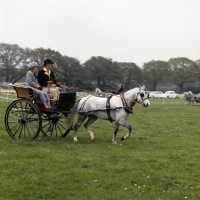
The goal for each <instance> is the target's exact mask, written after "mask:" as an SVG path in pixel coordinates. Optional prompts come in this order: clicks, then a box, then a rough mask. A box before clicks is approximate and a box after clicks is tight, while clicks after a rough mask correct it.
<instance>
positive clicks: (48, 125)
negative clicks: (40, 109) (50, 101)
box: [41, 112, 69, 137]
mask: <svg viewBox="0 0 200 200" xmlns="http://www.w3.org/2000/svg"><path fill="white" fill-rule="evenodd" d="M41 131H42V133H43V134H44V135H45V136H56V137H64V136H66V134H67V132H68V131H69V129H68V128H67V126H66V116H65V115H64V114H63V113H58V112H53V113H43V114H42V128H41Z"/></svg>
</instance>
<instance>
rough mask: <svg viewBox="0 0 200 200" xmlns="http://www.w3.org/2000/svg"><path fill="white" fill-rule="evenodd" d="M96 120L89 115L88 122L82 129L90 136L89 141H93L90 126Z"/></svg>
mask: <svg viewBox="0 0 200 200" xmlns="http://www.w3.org/2000/svg"><path fill="white" fill-rule="evenodd" d="M97 119H98V118H97V117H95V116H93V115H90V116H89V117H88V120H87V122H86V123H85V124H84V127H85V128H86V129H87V131H88V132H89V134H90V141H94V133H93V132H92V130H91V129H90V125H91V124H93V123H94V122H95V121H96V120H97Z"/></svg>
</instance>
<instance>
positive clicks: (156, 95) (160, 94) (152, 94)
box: [149, 91, 163, 98]
mask: <svg viewBox="0 0 200 200" xmlns="http://www.w3.org/2000/svg"><path fill="white" fill-rule="evenodd" d="M149 97H150V98H163V92H161V91H152V92H150V93H149Z"/></svg>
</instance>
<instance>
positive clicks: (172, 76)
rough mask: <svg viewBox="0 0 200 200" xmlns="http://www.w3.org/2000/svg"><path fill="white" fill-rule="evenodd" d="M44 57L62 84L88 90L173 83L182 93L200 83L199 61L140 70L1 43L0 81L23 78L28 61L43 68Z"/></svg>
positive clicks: (162, 63)
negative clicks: (82, 61)
mask: <svg viewBox="0 0 200 200" xmlns="http://www.w3.org/2000/svg"><path fill="white" fill-rule="evenodd" d="M46 58H50V59H52V60H53V61H56V64H55V65H54V69H53V70H54V74H55V75H56V77H57V78H58V79H59V81H60V82H62V84H63V85H67V86H73V87H77V88H81V89H87V90H94V89H95V88H96V87H98V88H100V89H101V90H102V91H110V90H113V89H114V88H115V87H117V86H118V84H121V83H122V84H123V87H124V90H125V91H126V90H129V89H131V88H133V87H137V86H139V85H143V84H144V85H145V86H146V88H147V89H148V90H156V89H158V86H159V85H161V84H162V85H167V84H172V85H174V86H176V87H177V88H178V90H179V91H178V92H183V91H184V90H186V89H188V87H189V86H192V87H194V86H193V85H194V83H200V60H197V61H192V60H190V59H188V58H186V57H179V58H171V59H169V61H167V62H166V61H161V60H158V61H155V60H152V61H150V62H146V63H144V64H143V66H142V68H140V67H139V66H138V65H137V64H136V63H134V62H116V61H113V60H112V59H110V58H105V57H102V56H96V57H95V56H92V57H91V58H90V59H88V60H86V61H85V63H83V64H81V63H80V61H79V60H78V59H77V58H73V57H69V56H66V55H61V54H60V53H59V52H58V51H55V50H52V49H44V48H36V49H30V48H22V47H20V46H19V45H17V44H5V43H0V81H1V82H11V83H15V82H19V81H20V80H22V79H23V78H24V77H25V75H26V72H27V71H28V64H29V63H30V62H31V61H34V62H37V63H38V64H39V66H41V67H40V68H42V67H43V66H42V65H43V61H44V59H46ZM186 86H187V88H186ZM198 86H199V85H198ZM198 88H199V87H197V90H198Z"/></svg>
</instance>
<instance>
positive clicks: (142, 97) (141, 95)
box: [136, 89, 149, 104]
mask: <svg viewBox="0 0 200 200" xmlns="http://www.w3.org/2000/svg"><path fill="white" fill-rule="evenodd" d="M142 90H144V91H145V94H146V89H139V91H138V93H137V95H136V102H138V103H142V104H143V102H144V101H145V100H147V99H149V98H148V94H147V97H146V98H144V93H141V91H142ZM138 95H140V99H141V101H139V100H138Z"/></svg>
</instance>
